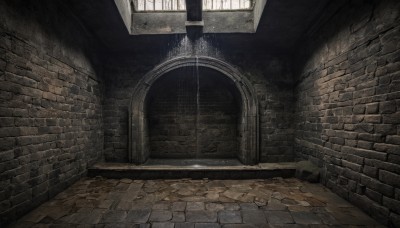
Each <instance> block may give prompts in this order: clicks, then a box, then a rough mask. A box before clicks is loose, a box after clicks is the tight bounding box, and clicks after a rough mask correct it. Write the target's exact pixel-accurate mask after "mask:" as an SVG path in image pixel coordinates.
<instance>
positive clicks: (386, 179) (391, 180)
mask: <svg viewBox="0 0 400 228" xmlns="http://www.w3.org/2000/svg"><path fill="white" fill-rule="evenodd" d="M379 180H380V181H382V182H383V183H386V184H389V185H392V186H394V187H397V188H399V187H400V174H395V173H392V172H388V171H385V170H379Z"/></svg>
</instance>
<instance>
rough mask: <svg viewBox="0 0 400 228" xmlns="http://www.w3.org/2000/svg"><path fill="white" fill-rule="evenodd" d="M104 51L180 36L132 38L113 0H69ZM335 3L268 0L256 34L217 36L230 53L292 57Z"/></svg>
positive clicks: (150, 46)
mask: <svg viewBox="0 0 400 228" xmlns="http://www.w3.org/2000/svg"><path fill="white" fill-rule="evenodd" d="M68 1H69V5H70V6H71V9H72V11H73V12H74V13H75V15H77V16H78V17H79V18H80V20H81V21H82V23H83V24H84V26H85V27H86V28H87V29H88V30H89V31H90V32H91V33H93V34H94V36H95V37H96V38H97V39H99V40H100V43H101V44H102V46H104V47H103V51H104V52H135V53H144V52H146V53H148V52H157V51H158V50H160V49H162V48H164V47H165V46H166V45H167V44H168V43H169V42H171V40H173V39H176V36H177V35H129V34H128V31H127V29H126V28H125V26H124V24H123V22H122V19H121V16H120V15H119V12H118V10H117V8H116V6H115V4H114V1H113V0H85V1H82V0H68ZM329 2H332V0H268V1H267V5H266V6H265V7H266V8H265V9H264V13H263V15H262V17H261V20H260V23H259V26H258V29H257V32H256V33H254V34H215V35H213V36H214V37H215V39H217V40H219V41H220V42H219V43H220V44H221V45H222V46H225V47H229V50H232V49H234V50H238V51H248V50H258V51H264V52H268V53H280V54H290V53H292V52H293V51H294V50H295V49H296V45H297V43H298V42H299V41H300V40H301V38H302V37H303V35H304V34H305V33H306V32H307V31H308V30H309V28H311V26H312V25H313V24H314V23H315V22H316V21H317V20H318V19H319V18H320V17H321V15H322V14H323V13H324V9H325V7H326V6H327V4H328V3H329Z"/></svg>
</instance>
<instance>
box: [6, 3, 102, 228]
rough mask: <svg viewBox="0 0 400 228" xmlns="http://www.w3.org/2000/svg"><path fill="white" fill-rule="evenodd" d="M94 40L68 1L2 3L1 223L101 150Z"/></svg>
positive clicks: (66, 181)
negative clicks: (80, 22)
mask: <svg viewBox="0 0 400 228" xmlns="http://www.w3.org/2000/svg"><path fill="white" fill-rule="evenodd" d="M90 39H91V37H90V36H89V35H88V33H87V32H86V31H85V30H84V29H83V27H81V26H80V24H79V21H77V20H76V19H75V18H74V16H73V15H71V13H70V12H69V11H68V6H66V5H65V4H64V3H62V1H53V0H51V1H50V0H48V1H46V0H45V1H40V3H38V2H37V1H25V0H24V1H22V0H21V1H18V0H12V1H11V0H10V1H0V226H3V225H4V224H6V223H9V222H11V221H13V220H15V219H16V218H18V217H20V216H21V215H23V214H24V213H26V212H27V211H29V210H31V209H32V208H34V207H36V206H38V205H39V204H41V203H43V202H45V201H46V200H47V199H49V198H51V197H53V196H55V195H56V194H57V193H58V192H60V191H61V190H64V189H65V188H66V187H67V186H69V185H70V184H72V183H73V182H75V181H76V180H78V179H79V178H80V177H81V176H82V175H84V174H85V173H86V169H87V167H88V166H89V165H90V164H92V163H93V162H94V161H96V160H98V159H99V158H100V157H101V155H102V149H103V127H102V125H103V124H102V108H101V82H100V78H99V77H98V73H97V72H96V70H95V68H94V67H93V66H94V65H95V64H94V63H93V61H92V60H93V58H91V57H90V56H88V53H89V50H90V47H93V45H91V44H92V41H90Z"/></svg>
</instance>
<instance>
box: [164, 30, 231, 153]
mask: <svg viewBox="0 0 400 228" xmlns="http://www.w3.org/2000/svg"><path fill="white" fill-rule="evenodd" d="M166 48H167V50H166V56H165V57H164V60H165V61H167V60H169V59H173V58H177V57H181V56H190V57H194V59H195V66H194V67H193V68H192V69H193V72H192V77H193V79H194V80H196V116H195V118H196V123H195V137H196V151H195V153H196V154H195V157H196V158H199V156H200V144H201V143H200V139H199V138H200V137H199V136H200V114H201V110H200V72H199V56H207V57H214V58H219V59H224V58H223V56H222V55H221V52H220V48H219V42H218V41H217V39H216V37H215V35H210V34H202V35H201V36H200V37H198V38H197V39H191V38H189V36H188V35H187V34H180V35H175V36H174V37H173V39H172V40H171V41H170V42H169V43H168V45H167V47H166ZM184 84H185V83H184ZM184 84H182V85H181V86H188V85H184ZM178 102H179V101H178ZM179 106H180V105H179ZM183 110H184V109H183Z"/></svg>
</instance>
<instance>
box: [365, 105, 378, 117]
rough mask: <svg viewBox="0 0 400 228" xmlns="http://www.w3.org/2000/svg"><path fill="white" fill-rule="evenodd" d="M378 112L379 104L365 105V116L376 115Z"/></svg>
mask: <svg viewBox="0 0 400 228" xmlns="http://www.w3.org/2000/svg"><path fill="white" fill-rule="evenodd" d="M378 110H379V103H372V104H367V108H366V113H367V114H377V113H378Z"/></svg>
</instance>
